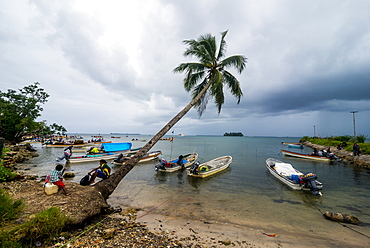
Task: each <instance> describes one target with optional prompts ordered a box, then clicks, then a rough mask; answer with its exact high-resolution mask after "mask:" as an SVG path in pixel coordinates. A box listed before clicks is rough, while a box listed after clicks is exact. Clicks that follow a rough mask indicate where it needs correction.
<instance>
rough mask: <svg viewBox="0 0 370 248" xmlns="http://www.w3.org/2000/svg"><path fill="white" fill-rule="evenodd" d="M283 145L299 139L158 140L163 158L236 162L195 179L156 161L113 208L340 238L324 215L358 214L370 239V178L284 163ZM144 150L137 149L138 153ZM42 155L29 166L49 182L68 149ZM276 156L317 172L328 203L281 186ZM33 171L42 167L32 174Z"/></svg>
mask: <svg viewBox="0 0 370 248" xmlns="http://www.w3.org/2000/svg"><path fill="white" fill-rule="evenodd" d="M106 138H107V139H109V136H108V137H106ZM129 138H131V137H129ZM147 138H149V137H143V138H140V139H147ZM130 140H131V139H130ZM283 140H284V141H285V142H296V141H297V140H298V138H284V139H282V138H268V137H266V138H252V137H202V136H189V137H188V136H184V137H175V140H174V142H173V143H171V142H168V141H159V142H158V143H157V144H156V145H155V147H154V148H153V150H161V151H162V156H161V158H164V159H166V160H170V159H172V158H176V157H178V156H179V155H180V154H186V153H191V152H197V153H198V154H199V159H198V160H199V162H205V161H208V160H210V159H213V158H216V157H219V156H224V155H231V156H232V157H233V162H232V164H231V165H230V168H229V169H227V170H225V171H223V172H221V173H219V174H216V175H214V176H211V177H208V178H193V177H188V176H187V175H186V172H185V171H176V172H173V173H168V172H157V171H155V170H154V167H155V164H156V163H157V161H151V162H147V163H143V164H139V165H137V166H135V167H134V168H133V169H132V171H130V173H128V174H127V175H126V176H125V178H124V179H123V180H122V181H121V183H120V184H119V186H118V187H117V189H116V190H115V192H114V193H113V194H112V195H111V196H110V198H109V200H108V201H109V203H110V204H112V205H113V206H115V205H132V206H137V207H141V208H143V209H147V210H148V209H151V208H154V207H157V208H156V209H155V211H156V213H159V214H166V215H173V216H181V217H190V218H197V219H203V220H216V221H221V222H229V223H235V224H239V225H247V224H248V223H254V225H259V226H262V227H264V228H273V227H274V226H284V230H285V231H293V230H295V231H302V232H307V230H314V231H315V232H317V233H327V234H328V233H333V235H334V234H335V233H337V235H341V233H340V232H345V231H343V230H338V226H337V224H336V223H333V222H330V221H327V220H325V219H324V218H323V217H322V212H325V211H331V212H341V213H345V214H354V215H356V216H357V217H358V218H359V219H360V220H361V221H363V222H364V223H365V224H364V225H361V226H359V227H357V230H359V231H360V232H361V233H365V234H366V235H368V236H370V227H369V225H366V223H370V201H369V199H368V195H369V194H370V174H369V172H368V171H366V170H363V169H361V168H358V167H354V166H352V165H347V164H342V163H332V164H329V163H325V162H317V161H310V160H304V159H297V158H289V157H283V156H282V155H281V154H280V149H287V147H286V146H284V145H282V144H281V141H283ZM143 145H144V143H143V142H141V143H140V142H137V143H133V147H139V146H143ZM38 150H39V151H40V153H41V154H40V157H38V158H34V159H32V161H30V162H29V166H30V171H31V172H32V173H37V174H41V175H42V174H46V173H47V172H49V171H50V169H52V168H53V166H55V158H56V157H57V156H61V154H62V149H59V150H58V149H57V148H41V147H39V148H38ZM299 152H302V153H306V154H307V153H310V152H311V149H309V148H307V147H306V148H304V149H303V150H302V151H301V150H299ZM269 157H272V158H277V159H279V160H282V161H284V162H288V163H291V164H293V166H294V167H295V168H297V169H298V170H300V171H302V172H303V173H310V172H313V173H315V174H316V175H317V176H318V180H319V181H321V182H322V183H323V184H324V187H323V191H322V193H323V196H322V197H316V196H313V195H312V194H311V193H310V192H301V191H293V190H291V189H290V188H288V187H287V186H286V185H284V184H282V183H281V182H280V181H278V180H277V179H276V178H274V177H273V176H272V175H270V173H269V172H268V171H267V169H266V167H265V160H266V159H267V158H269ZM34 164H36V165H37V167H32V166H33V165H34ZM96 166H98V162H96V163H95V162H89V163H81V164H71V165H66V168H67V170H71V171H73V172H75V174H76V178H74V179H71V181H73V182H79V180H80V179H81V177H82V176H84V175H85V174H86V173H87V172H88V171H89V170H91V168H94V167H96ZM117 168H118V167H113V170H116V169H117ZM158 206H160V207H158ZM343 235H348V234H347V233H345V234H343Z"/></svg>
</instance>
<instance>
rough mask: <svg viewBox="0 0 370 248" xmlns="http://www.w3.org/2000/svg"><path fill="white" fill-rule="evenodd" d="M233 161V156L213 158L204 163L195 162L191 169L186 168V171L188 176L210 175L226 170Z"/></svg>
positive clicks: (202, 176)
mask: <svg viewBox="0 0 370 248" xmlns="http://www.w3.org/2000/svg"><path fill="white" fill-rule="evenodd" d="M232 161H233V158H232V157H231V156H223V157H219V158H215V159H212V160H210V161H208V162H205V163H203V164H200V163H199V162H195V163H194V164H193V165H192V167H191V168H190V169H187V170H186V173H187V174H188V176H192V177H201V178H204V177H208V176H211V175H214V174H216V173H218V172H220V171H223V170H226V169H227V168H228V167H229V166H230V164H231V162H232Z"/></svg>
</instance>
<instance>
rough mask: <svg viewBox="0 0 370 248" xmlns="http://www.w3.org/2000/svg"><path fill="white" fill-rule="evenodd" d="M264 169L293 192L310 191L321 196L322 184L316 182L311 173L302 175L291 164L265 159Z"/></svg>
mask: <svg viewBox="0 0 370 248" xmlns="http://www.w3.org/2000/svg"><path fill="white" fill-rule="evenodd" d="M266 167H267V169H268V170H269V171H270V173H271V174H272V175H273V176H274V177H276V178H277V179H279V180H280V181H281V182H283V183H284V184H286V185H288V186H289V187H290V188H292V189H294V190H310V191H311V192H312V194H313V195H317V196H319V195H322V194H321V190H322V187H323V184H322V183H321V182H319V181H317V180H316V179H317V176H316V175H315V174H313V173H308V174H303V173H302V172H300V171H298V170H296V169H295V168H293V166H292V165H291V164H288V163H284V162H282V161H280V160H277V159H274V158H268V159H266Z"/></svg>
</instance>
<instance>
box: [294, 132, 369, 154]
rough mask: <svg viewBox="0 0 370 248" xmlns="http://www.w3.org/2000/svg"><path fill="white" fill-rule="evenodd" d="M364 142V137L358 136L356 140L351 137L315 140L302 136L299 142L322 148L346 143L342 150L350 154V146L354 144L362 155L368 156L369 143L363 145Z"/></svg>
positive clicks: (315, 138) (314, 138)
mask: <svg viewBox="0 0 370 248" xmlns="http://www.w3.org/2000/svg"><path fill="white" fill-rule="evenodd" d="M365 140H366V136H365V135H359V136H357V137H356V139H353V137H352V136H349V135H345V136H337V137H329V138H325V139H324V138H317V137H312V138H310V137H308V136H304V137H303V138H302V139H301V141H309V142H311V143H312V144H316V145H322V146H334V147H337V146H338V145H339V144H342V143H343V142H346V143H347V146H346V147H343V149H344V150H346V151H349V152H352V146H353V144H354V142H357V144H358V145H359V146H360V148H361V151H362V154H368V155H370V143H364V142H365Z"/></svg>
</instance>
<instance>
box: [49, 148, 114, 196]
mask: <svg viewBox="0 0 370 248" xmlns="http://www.w3.org/2000/svg"><path fill="white" fill-rule="evenodd" d="M72 148H73V146H68V147H67V148H65V149H64V152H63V156H62V157H60V158H57V162H58V163H57V165H56V166H55V169H53V170H52V171H51V172H50V175H48V176H47V178H48V182H49V183H52V184H54V185H57V186H58V187H59V189H61V190H63V192H64V194H65V195H66V196H69V195H71V193H70V192H68V191H67V190H66V188H65V184H64V183H63V174H64V172H65V168H64V166H63V165H62V164H60V163H59V162H61V161H62V160H63V159H65V160H66V161H68V160H69V158H70V157H71V156H72ZM99 164H100V165H99V166H98V167H96V168H94V169H92V170H91V171H90V172H89V173H88V174H87V176H88V182H87V183H84V184H82V183H81V185H91V184H93V183H95V179H96V178H97V177H98V178H101V179H103V180H104V179H107V178H108V177H109V176H110V174H111V168H110V167H109V165H108V163H107V161H106V160H104V159H101V160H100V162H99Z"/></svg>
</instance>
